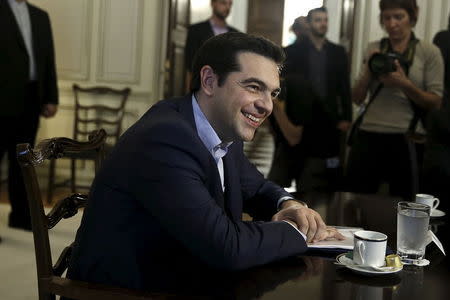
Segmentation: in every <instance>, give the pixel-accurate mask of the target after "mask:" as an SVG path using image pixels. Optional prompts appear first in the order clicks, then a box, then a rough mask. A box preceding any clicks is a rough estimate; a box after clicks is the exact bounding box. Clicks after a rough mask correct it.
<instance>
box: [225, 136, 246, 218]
mask: <svg viewBox="0 0 450 300" xmlns="http://www.w3.org/2000/svg"><path fill="white" fill-rule="evenodd" d="M233 146H234V147H236V145H231V146H230V148H229V149H228V153H227V155H225V156H224V157H223V168H224V176H225V208H226V211H227V214H228V215H229V216H230V217H231V218H232V220H234V221H238V220H241V219H242V200H241V198H240V193H241V192H240V190H241V186H240V182H239V178H240V177H239V174H238V168H237V166H236V161H235V160H234V159H233V153H232V152H233V149H232V148H233Z"/></svg>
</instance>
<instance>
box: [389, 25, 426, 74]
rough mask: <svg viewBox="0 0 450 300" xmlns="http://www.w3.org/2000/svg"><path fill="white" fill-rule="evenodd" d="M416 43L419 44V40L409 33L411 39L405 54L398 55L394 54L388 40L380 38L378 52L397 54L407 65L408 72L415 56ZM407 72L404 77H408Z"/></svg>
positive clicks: (412, 33)
mask: <svg viewBox="0 0 450 300" xmlns="http://www.w3.org/2000/svg"><path fill="white" fill-rule="evenodd" d="M418 42H419V40H418V39H417V38H416V36H415V35H414V32H411V38H410V39H409V42H408V47H407V48H406V50H405V52H403V53H398V52H395V51H394V49H393V48H392V45H391V42H390V41H389V38H382V39H381V41H380V52H381V53H383V54H386V53H388V52H395V53H397V54H399V55H400V56H402V57H403V59H404V60H405V62H406V64H407V65H408V70H409V67H411V66H412V64H413V62H414V56H415V54H416V45H417V43H418ZM408 70H405V72H406V76H408V74H407V73H408Z"/></svg>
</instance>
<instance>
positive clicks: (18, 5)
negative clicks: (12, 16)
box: [8, 0, 27, 9]
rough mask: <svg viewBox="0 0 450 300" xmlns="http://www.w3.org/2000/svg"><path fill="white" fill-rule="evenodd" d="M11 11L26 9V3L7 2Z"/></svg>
mask: <svg viewBox="0 0 450 300" xmlns="http://www.w3.org/2000/svg"><path fill="white" fill-rule="evenodd" d="M8 2H9V6H10V7H11V8H12V9H27V1H22V2H17V1H16V0H8Z"/></svg>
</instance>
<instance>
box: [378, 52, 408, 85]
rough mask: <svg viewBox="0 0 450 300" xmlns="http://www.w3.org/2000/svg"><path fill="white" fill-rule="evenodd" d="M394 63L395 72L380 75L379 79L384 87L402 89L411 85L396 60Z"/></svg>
mask: <svg viewBox="0 0 450 300" xmlns="http://www.w3.org/2000/svg"><path fill="white" fill-rule="evenodd" d="M394 63H395V67H396V71H394V72H390V73H387V74H384V75H381V76H380V78H379V79H380V81H381V82H382V83H383V84H384V86H386V87H394V88H400V89H403V88H406V87H407V86H410V85H411V84H413V83H412V82H411V80H409V78H408V77H407V76H406V74H405V71H404V70H403V68H402V66H401V65H400V63H399V61H398V60H397V59H396V60H395V61H394Z"/></svg>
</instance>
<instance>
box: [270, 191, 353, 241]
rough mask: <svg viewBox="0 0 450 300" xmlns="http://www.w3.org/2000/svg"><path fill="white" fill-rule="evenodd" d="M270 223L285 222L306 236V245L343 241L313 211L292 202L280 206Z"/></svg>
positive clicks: (337, 233)
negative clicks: (333, 239)
mask: <svg viewBox="0 0 450 300" xmlns="http://www.w3.org/2000/svg"><path fill="white" fill-rule="evenodd" d="M272 221H287V222H289V223H290V224H292V225H295V226H297V228H298V229H299V230H300V231H301V232H303V233H304V234H305V235H306V241H307V242H308V243H315V242H318V241H322V240H326V239H332V238H335V239H345V238H344V236H342V235H341V234H340V233H339V232H338V231H337V230H336V229H334V228H332V227H327V226H326V225H325V223H324V222H323V220H322V217H321V216H320V215H319V214H318V213H317V212H316V211H314V210H312V209H310V208H307V207H306V206H304V205H303V204H300V203H298V202H297V201H294V200H287V201H284V202H283V203H282V204H281V210H280V211H279V212H278V213H276V214H275V215H274V216H273V217H272Z"/></svg>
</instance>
